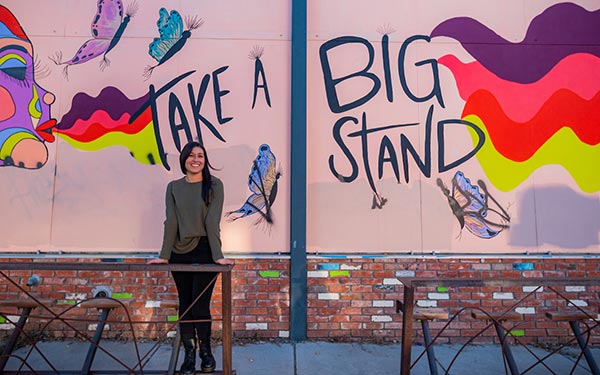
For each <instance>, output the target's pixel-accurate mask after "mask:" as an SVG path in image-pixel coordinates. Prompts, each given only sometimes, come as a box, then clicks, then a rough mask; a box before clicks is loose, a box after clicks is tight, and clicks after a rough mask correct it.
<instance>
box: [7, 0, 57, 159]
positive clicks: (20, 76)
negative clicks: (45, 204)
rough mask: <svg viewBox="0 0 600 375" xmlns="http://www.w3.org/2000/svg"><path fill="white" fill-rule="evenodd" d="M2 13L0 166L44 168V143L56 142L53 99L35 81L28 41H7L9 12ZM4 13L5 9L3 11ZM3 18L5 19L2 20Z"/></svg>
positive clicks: (46, 156)
mask: <svg viewBox="0 0 600 375" xmlns="http://www.w3.org/2000/svg"><path fill="white" fill-rule="evenodd" d="M2 10H3V9H0V28H2V27H4V29H2V30H3V31H4V34H2V35H3V36H4V37H2V38H0V166H14V167H19V168H27V169H37V168H41V167H42V166H43V165H44V164H45V163H46V161H47V160H48V149H47V148H46V145H45V144H44V142H54V135H53V134H52V127H54V126H55V125H56V120H55V119H51V118H50V105H51V104H52V103H54V99H55V97H54V95H53V94H51V93H49V92H47V91H46V90H44V89H43V88H41V87H40V86H39V85H38V84H37V83H36V82H35V80H34V73H35V72H34V65H35V64H34V60H33V46H32V45H31V43H30V42H29V41H28V40H24V39H22V38H18V37H6V35H8V34H9V32H8V31H6V30H7V28H6V26H5V24H9V23H10V22H11V21H12V24H13V25H14V22H15V20H14V19H13V20H10V19H7V18H9V17H10V16H12V14H10V16H9V15H7V13H6V11H2ZM4 10H5V9H4ZM2 17H4V19H3V18H2Z"/></svg>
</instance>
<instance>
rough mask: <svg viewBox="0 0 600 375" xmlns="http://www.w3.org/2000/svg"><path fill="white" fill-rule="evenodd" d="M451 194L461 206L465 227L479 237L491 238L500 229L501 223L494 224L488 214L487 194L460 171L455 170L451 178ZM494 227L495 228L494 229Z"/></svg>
mask: <svg viewBox="0 0 600 375" xmlns="http://www.w3.org/2000/svg"><path fill="white" fill-rule="evenodd" d="M452 196H453V197H454V198H455V199H456V201H457V202H458V203H459V204H460V206H461V207H462V211H463V215H464V222H465V227H466V228H467V230H468V231H469V232H471V233H473V234H474V235H476V236H477V237H479V238H485V239H489V238H493V237H496V236H497V235H498V233H500V232H501V231H502V228H503V227H502V226H501V225H494V224H493V223H491V222H490V221H489V220H488V219H487V218H486V216H487V215H488V207H487V201H488V200H487V196H486V193H485V192H482V191H480V190H479V188H478V187H477V186H475V185H473V184H471V181H470V180H469V179H468V178H467V177H465V175H464V174H463V173H462V172H460V171H459V172H456V174H455V175H454V178H453V179H452ZM494 227H496V228H497V229H495V228H494Z"/></svg>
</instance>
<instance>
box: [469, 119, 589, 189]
mask: <svg viewBox="0 0 600 375" xmlns="http://www.w3.org/2000/svg"><path fill="white" fill-rule="evenodd" d="M463 119H464V120H466V121H469V122H471V123H473V124H475V125H476V126H477V127H479V128H480V129H481V130H482V131H483V132H484V133H485V137H486V138H485V139H486V141H485V143H484V145H483V147H482V148H481V149H480V150H479V151H478V152H477V159H478V160H479V162H480V163H481V167H482V168H483V170H484V172H485V174H486V175H487V177H488V178H489V180H490V182H491V183H492V184H493V185H494V186H495V187H496V188H498V189H499V190H502V191H510V190H512V189H514V188H515V187H517V186H519V185H520V184H521V183H522V182H523V181H525V179H527V177H529V176H530V175H531V174H532V173H533V172H534V171H535V170H536V169H538V168H540V167H542V166H544V165H548V164H559V165H561V166H562V167H563V168H565V170H566V171H567V172H569V173H570V174H571V176H572V177H573V179H574V180H575V183H577V185H578V186H579V188H580V189H581V190H582V191H584V192H586V193H595V192H597V191H599V190H600V167H599V166H600V145H595V146H590V145H587V144H584V143H582V142H581V141H579V139H578V138H577V135H575V133H573V131H572V130H571V129H570V128H568V127H564V128H562V129H560V130H559V131H557V132H556V133H555V134H554V135H553V136H552V137H550V138H549V139H548V141H546V143H544V145H542V147H540V148H539V149H538V150H537V152H536V153H535V154H533V156H532V157H531V158H529V159H528V160H526V161H524V162H515V161H512V160H510V159H507V158H505V157H504V156H502V155H501V154H500V153H499V152H498V151H497V150H496V148H495V147H494V145H493V143H492V142H491V140H490V139H491V138H490V136H489V134H488V132H487V129H486V127H485V124H484V123H483V121H482V120H481V119H480V118H479V117H478V116H476V115H468V116H466V117H464V118H463ZM468 129H469V133H470V134H471V138H473V141H474V142H475V144H477V141H478V138H477V135H476V133H475V131H474V130H472V129H471V128H468Z"/></svg>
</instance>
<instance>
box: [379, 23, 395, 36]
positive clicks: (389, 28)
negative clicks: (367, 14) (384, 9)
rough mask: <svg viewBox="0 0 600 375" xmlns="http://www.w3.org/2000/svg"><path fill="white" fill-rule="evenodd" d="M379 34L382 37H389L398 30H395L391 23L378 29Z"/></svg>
mask: <svg viewBox="0 0 600 375" xmlns="http://www.w3.org/2000/svg"><path fill="white" fill-rule="evenodd" d="M377 32H378V33H379V34H381V35H389V34H392V33H394V32H396V29H394V28H393V27H392V26H391V25H390V24H389V23H386V24H385V25H383V26H379V27H377Z"/></svg>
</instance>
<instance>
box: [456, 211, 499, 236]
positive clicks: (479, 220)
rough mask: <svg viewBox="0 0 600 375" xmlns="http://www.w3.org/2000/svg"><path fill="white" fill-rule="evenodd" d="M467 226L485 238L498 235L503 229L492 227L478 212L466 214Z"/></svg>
mask: <svg viewBox="0 0 600 375" xmlns="http://www.w3.org/2000/svg"><path fill="white" fill-rule="evenodd" d="M465 227H466V228H467V230H468V231H469V232H471V233H473V234H474V235H476V236H477V237H479V238H485V239H489V238H493V237H496V236H497V235H498V233H500V232H501V231H502V230H495V229H492V228H491V227H490V226H489V225H488V224H487V223H486V222H485V221H484V219H483V217H482V216H481V215H476V214H467V215H465Z"/></svg>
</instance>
